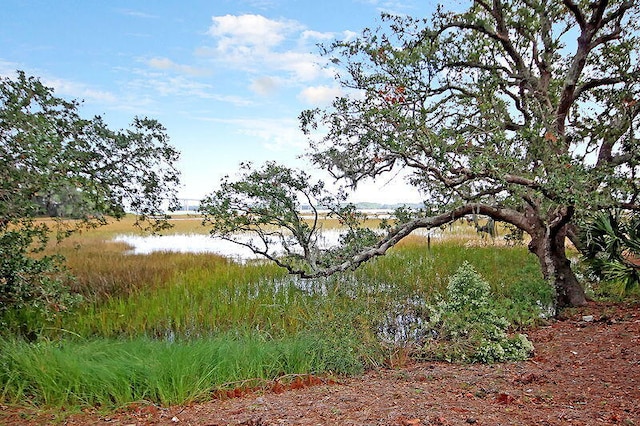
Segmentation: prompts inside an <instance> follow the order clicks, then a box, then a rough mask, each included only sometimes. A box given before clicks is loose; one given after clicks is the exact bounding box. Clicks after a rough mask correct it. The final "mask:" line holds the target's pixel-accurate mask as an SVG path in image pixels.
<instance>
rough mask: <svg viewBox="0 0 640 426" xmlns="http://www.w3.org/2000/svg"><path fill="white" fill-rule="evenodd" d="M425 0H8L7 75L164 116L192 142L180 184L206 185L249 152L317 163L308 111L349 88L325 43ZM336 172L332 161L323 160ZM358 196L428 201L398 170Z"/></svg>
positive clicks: (256, 158) (127, 116) (187, 193)
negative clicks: (309, 152)
mask: <svg viewBox="0 0 640 426" xmlns="http://www.w3.org/2000/svg"><path fill="white" fill-rule="evenodd" d="M432 9H433V3H432V2H431V1H425V0H389V1H385V0H314V1H309V0H208V1H205V0H182V1H170V0H156V1H150V0H147V1H141V0H126V1H124V0H109V1H104V0H56V1H52V0H2V13H1V14H0V76H3V77H10V76H13V75H15V71H16V70H23V71H25V72H26V73H27V75H33V76H36V77H39V78H40V79H41V81H42V82H43V83H45V84H46V85H47V86H49V87H52V88H54V90H55V94H56V95H57V96H60V97H64V98H69V99H71V98H73V99H78V100H83V104H82V106H81V109H80V112H81V114H82V115H83V116H85V117H91V116H93V115H101V116H103V118H104V119H105V121H106V122H107V123H108V124H109V125H110V126H111V127H112V128H114V129H120V128H126V127H127V126H128V124H129V123H130V122H131V121H132V118H133V117H134V116H141V117H144V116H146V117H150V118H155V119H157V120H158V121H159V122H160V123H162V124H163V125H164V126H165V127H166V128H167V133H168V135H169V137H170V142H171V144H172V145H173V146H175V147H176V148H177V149H178V150H179V151H180V152H181V160H180V163H179V164H178V168H179V169H180V170H181V173H182V181H183V186H182V187H181V188H180V189H179V196H180V197H181V198H186V199H196V200H197V199H200V198H202V197H204V196H205V195H207V194H208V193H210V192H211V191H213V190H215V189H217V185H219V183H220V181H221V179H222V177H223V176H225V175H231V176H234V175H235V174H236V173H237V170H238V165H239V163H240V162H244V161H252V162H254V163H255V164H256V165H260V164H262V163H264V162H265V161H277V162H279V163H283V164H287V165H290V166H296V167H301V168H303V169H305V170H307V171H310V165H309V164H308V163H306V162H305V161H304V160H301V159H299V158H298V157H299V156H300V155H301V154H303V153H304V152H305V151H306V149H307V144H308V142H307V140H306V138H305V136H304V135H303V134H302V132H301V131H300V130H299V122H298V115H299V114H300V112H301V111H303V110H305V109H309V108H316V107H320V108H323V107H327V106H329V105H330V103H331V100H332V99H333V98H334V97H335V96H338V95H340V94H341V93H342V92H341V88H340V87H339V85H338V84H337V83H336V81H335V80H334V77H333V75H334V71H332V69H331V65H332V64H331V63H330V62H329V63H328V61H327V60H326V58H324V57H322V56H321V55H320V54H319V52H320V50H319V48H318V46H317V45H318V43H325V44H326V43H330V42H331V41H332V40H335V39H340V40H345V39H351V38H353V37H354V36H357V35H358V34H360V33H361V32H362V30H363V29H365V28H375V27H377V26H378V25H379V24H380V14H381V12H389V13H393V14H402V15H405V14H406V15H410V16H416V17H426V16H428V15H430V13H431V11H432ZM317 176H318V177H321V178H323V179H324V178H325V177H326V176H325V175H321V174H318V175H317ZM351 201H354V202H360V201H369V202H383V203H402V202H410V203H413V202H419V201H420V194H418V192H417V191H416V190H415V189H414V188H411V187H410V186H408V185H405V184H404V183H403V182H402V179H398V178H396V180H395V181H389V180H384V181H380V182H377V183H368V184H366V185H362V186H360V187H359V189H358V190H357V192H356V193H355V194H354V195H353V196H352V197H351Z"/></svg>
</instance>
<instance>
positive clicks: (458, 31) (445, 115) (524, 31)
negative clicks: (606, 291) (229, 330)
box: [203, 0, 640, 305]
mask: <svg viewBox="0 0 640 426" xmlns="http://www.w3.org/2000/svg"><path fill="white" fill-rule="evenodd" d="M639 12H640V10H639V7H638V4H637V2H636V1H620V0H618V1H607V0H595V1H594V0H563V1H548V0H493V1H486V0H476V1H473V2H472V3H471V4H470V5H469V6H468V8H467V9H466V10H460V11H457V10H456V11H447V10H445V9H444V8H442V7H440V8H438V9H437V11H436V12H435V13H434V15H433V16H432V17H431V18H430V19H414V18H408V17H397V16H390V15H387V16H384V20H383V21H384V22H385V24H386V26H385V27H384V28H381V29H377V30H366V31H364V32H363V34H362V35H361V36H360V37H359V38H357V39H355V40H351V41H342V42H336V43H334V44H332V45H331V46H329V47H327V48H325V49H324V51H325V54H326V55H328V56H329V57H330V58H331V60H332V63H333V64H335V66H336V68H337V69H338V75H337V78H338V79H339V81H340V83H341V84H342V86H343V88H344V89H345V93H347V95H345V96H343V97H341V98H339V99H336V100H335V101H334V103H333V105H332V107H330V108H328V109H326V110H313V111H305V112H303V113H302V115H301V122H302V128H303V130H304V131H305V132H306V133H307V134H308V135H310V139H311V149H310V152H309V157H310V159H311V161H312V162H313V164H314V165H315V166H317V167H319V168H321V169H325V170H328V171H329V172H331V173H332V175H333V176H334V177H335V178H336V179H338V180H344V181H346V182H347V183H348V184H349V185H350V186H356V185H357V184H358V183H359V182H361V181H362V180H363V179H369V178H373V179H380V178H385V176H384V175H386V174H389V173H396V172H397V170H398V169H399V168H402V169H404V171H405V173H407V174H408V175H409V182H410V183H411V184H413V185H414V186H415V187H417V188H419V189H420V190H421V191H422V193H423V194H424V200H425V208H424V209H421V210H416V211H407V210H403V211H402V212H401V213H402V214H401V216H400V217H399V220H398V221H397V222H395V223H394V224H393V226H389V227H387V229H386V232H385V233H384V234H383V235H381V236H380V238H376V235H374V234H372V233H370V232H366V231H365V230H363V229H362V228H361V227H360V225H361V222H359V219H358V217H357V215H355V214H354V211H353V209H352V208H345V207H343V206H341V205H340V200H341V198H340V196H336V197H332V196H330V195H328V194H327V193H326V191H324V189H323V188H322V185H313V184H311V180H310V178H309V176H308V175H307V174H305V173H303V172H295V171H292V170H289V169H287V168H284V167H281V166H276V165H275V164H268V165H266V166H265V167H263V168H261V169H259V170H251V169H247V170H245V172H244V174H243V175H242V176H241V178H240V179H239V180H238V181H232V180H230V179H227V180H226V181H225V182H223V185H222V187H221V189H220V190H218V191H217V192H216V193H214V194H212V196H210V197H209V198H207V199H206V200H204V203H203V210H204V211H205V212H207V213H208V214H209V215H210V219H211V223H212V226H213V231H212V232H214V233H217V234H219V235H222V236H224V237H226V238H229V239H234V240H236V241H238V242H240V243H242V244H245V245H248V246H250V247H251V248H252V249H253V250H254V251H256V252H259V253H261V254H263V255H265V256H267V257H269V258H271V259H273V260H275V261H277V262H279V263H280V264H281V265H282V266H284V267H286V268H288V269H289V271H290V272H292V273H298V274H300V275H302V276H318V275H326V274H330V273H333V272H335V271H338V270H344V269H347V268H351V267H354V266H357V265H359V264H360V263H362V262H363V261H366V260H367V259H370V258H372V257H374V256H377V255H381V254H384V252H385V251H386V250H387V249H388V248H389V247H391V246H393V245H394V244H395V243H397V242H398V241H400V240H401V239H402V238H403V237H405V236H406V235H408V234H409V233H410V232H412V231H413V230H415V229H419V228H426V229H429V228H433V227H436V226H441V225H443V224H446V223H449V222H451V221H454V220H456V219H458V218H461V217H463V216H466V215H471V214H481V215H486V216H489V217H491V218H493V219H495V220H497V221H502V222H506V223H508V224H511V225H513V226H515V227H517V228H519V229H520V230H522V231H524V232H525V233H526V234H527V235H528V236H529V237H530V243H529V249H530V250H531V252H532V253H534V254H535V255H536V256H537V258H538V259H539V262H540V266H541V269H542V272H543V274H544V276H545V278H546V279H547V280H549V281H550V282H551V283H552V284H553V285H555V288H556V290H557V298H558V303H559V304H560V305H581V304H584V303H585V293H584V291H583V288H582V287H581V285H580V283H579V282H578V280H577V279H576V275H575V274H574V272H573V271H572V269H571V264H570V261H569V259H568V258H567V254H566V241H567V238H570V239H572V240H573V241H574V242H575V243H576V244H578V245H579V241H578V238H577V232H576V226H577V225H579V224H580V221H581V220H583V219H584V218H585V217H586V215H587V214H588V213H589V212H593V211H599V210H603V209H608V208H613V207H615V208H622V209H628V210H632V211H637V210H638V209H640V203H639V200H638V194H639V192H640V178H639V174H640V166H639V164H640V144H639V142H638V136H637V134H636V128H637V127H638V124H639V120H638V113H639V111H640V102H639V100H640V93H639V89H640V87H639V83H640V68H639V65H638V53H639V52H638V46H640V40H639V37H638V36H639V32H638V23H640V16H639ZM318 132H322V135H323V136H322V137H320V138H318V137H315V135H316V134H317V133H318ZM301 197H302V198H301ZM300 200H304V201H300ZM300 203H303V204H313V203H317V204H320V205H324V206H329V207H331V208H332V211H333V212H334V214H336V215H337V216H338V217H340V218H341V219H342V220H343V221H344V222H345V224H346V225H348V228H349V230H348V231H347V232H346V233H345V236H344V238H343V239H342V241H341V242H342V245H341V246H340V247H334V248H331V249H328V250H327V249H324V250H323V249H321V248H319V247H318V244H317V235H318V224H317V222H311V223H304V221H302V220H301V219H300V217H299V215H298V214H297V213H296V210H299V208H300ZM276 229H280V231H276ZM282 229H285V230H286V231H282ZM234 230H245V231H249V232H254V233H256V234H257V235H258V237H259V238H258V239H254V240H252V241H248V240H238V238H237V236H234V234H233V232H232V231H234ZM276 240H281V242H283V243H284V251H285V253H284V254H285V255H284V256H280V255H279V254H278V253H276V251H274V250H273V243H274V242H275V241H276Z"/></svg>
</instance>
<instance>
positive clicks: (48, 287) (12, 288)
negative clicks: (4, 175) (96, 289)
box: [0, 221, 81, 338]
mask: <svg viewBox="0 0 640 426" xmlns="http://www.w3.org/2000/svg"><path fill="white" fill-rule="evenodd" d="M46 243H47V230H46V227H45V226H44V225H35V224H33V223H31V222H28V221H27V222H23V223H22V226H21V227H20V228H15V229H11V230H6V231H5V232H2V233H0V326H2V329H3V332H2V334H4V333H7V332H18V333H20V334H23V335H25V336H29V337H30V338H33V337H34V333H35V332H36V331H38V329H39V328H41V327H43V326H45V325H47V324H50V323H52V322H53V321H55V320H56V319H57V317H58V316H59V315H61V314H64V313H66V312H68V311H69V310H70V309H71V308H73V307H74V306H75V305H76V304H77V303H78V302H79V301H80V300H81V297H80V296H78V295H73V294H71V292H70V291H69V286H68V284H69V281H70V279H71V278H70V276H69V275H68V273H67V272H66V270H65V268H64V266H63V262H62V259H61V258H60V256H55V255H54V256H43V255H39V256H37V257H36V256H34V254H35V253H37V252H39V251H42V250H43V249H44V246H45V245H46Z"/></svg>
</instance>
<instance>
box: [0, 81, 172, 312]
mask: <svg viewBox="0 0 640 426" xmlns="http://www.w3.org/2000/svg"><path fill="white" fill-rule="evenodd" d="M78 108H79V102H78V101H73V100H72V101H68V100H64V99H62V98H59V97H56V96H55V95H54V92H53V89H51V88H49V87H46V86H45V85H44V84H42V83H41V82H40V80H39V79H37V78H35V77H29V76H27V75H26V74H25V73H24V72H22V71H19V72H17V74H16V77H15V78H9V77H6V78H0V325H1V324H2V322H3V321H2V316H3V315H4V314H6V313H7V312H9V311H13V313H14V314H19V313H20V312H24V311H25V310H33V311H37V312H39V313H41V314H43V315H45V316H48V315H52V314H54V313H55V312H59V311H64V310H65V309H66V308H67V307H68V306H67V303H68V302H69V301H70V300H71V299H70V298H69V297H65V295H68V293H67V289H65V285H64V284H65V283H64V279H63V278H64V275H63V271H64V268H63V263H62V259H60V258H59V257H56V256H51V255H45V256H43V255H42V253H41V252H43V250H44V249H45V248H46V246H47V242H48V241H49V238H50V237H51V236H53V235H57V237H58V238H64V237H66V236H69V235H70V234H71V233H73V232H74V231H76V230H79V229H82V228H83V227H95V226H99V225H102V224H105V223H106V222H107V217H108V216H111V217H116V218H120V217H122V216H123V215H124V214H125V212H126V211H131V212H134V213H137V215H138V216H137V217H138V219H139V221H138V223H140V224H141V225H144V227H145V228H148V229H155V230H158V229H161V228H163V227H165V226H167V222H166V220H163V219H164V211H166V210H165V209H167V208H168V207H170V206H175V205H177V199H176V194H175V190H176V185H177V184H178V182H179V173H178V171H177V170H176V169H175V167H174V164H175V162H176V161H177V160H178V157H179V154H178V152H177V151H176V150H175V149H174V148H172V147H171V146H170V145H169V143H168V136H167V134H166V130H165V128H164V127H163V126H162V125H160V124H159V123H158V122H157V121H155V120H151V119H147V118H135V119H134V120H133V123H132V124H131V126H130V127H129V128H128V129H125V130H112V129H110V128H109V127H108V126H107V125H106V123H105V122H104V120H103V119H102V118H101V117H99V116H96V117H93V118H89V119H87V118H82V117H81V116H80V115H79V111H78ZM54 199H55V202H56V203H62V204H63V205H64V206H65V208H67V209H70V211H73V217H74V220H65V219H64V218H62V217H58V218H56V220H40V219H39V216H40V215H42V214H46V213H47V209H46V208H44V209H43V205H47V204H50V203H51V202H52V200H54Z"/></svg>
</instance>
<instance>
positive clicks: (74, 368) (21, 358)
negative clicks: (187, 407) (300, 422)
mask: <svg viewBox="0 0 640 426" xmlns="http://www.w3.org/2000/svg"><path fill="white" fill-rule="evenodd" d="M0 346H1V347H2V351H1V352H0V365H2V372H1V373H0V396H1V397H2V398H1V399H2V401H4V402H5V403H12V404H18V403H24V402H25V401H29V402H30V403H31V404H33V405H37V406H42V405H46V406H57V407H60V406H63V405H71V406H101V407H106V408H115V407H119V406H123V405H126V404H129V403H131V402H135V401H150V402H154V403H160V404H164V405H170V404H183V403H187V402H193V401H201V400H206V399H210V398H211V397H212V395H213V392H214V391H215V390H217V389H220V388H224V387H225V385H229V386H231V387H238V386H240V384H239V382H243V381H246V384H249V385H251V384H253V385H254V386H255V385H256V384H257V385H259V384H261V381H260V379H264V380H272V379H275V378H277V377H279V376H282V375H283V374H285V373H286V374H308V373H314V372H316V371H321V372H326V371H334V372H335V373H337V374H353V373H357V372H359V371H361V368H360V366H359V363H358V362H357V359H355V357H351V359H350V360H349V359H348V358H349V356H348V353H347V354H344V353H339V352H338V351H336V350H335V349H334V348H330V347H328V346H327V345H323V344H322V341H319V340H318V339H316V338H315V336H313V335H294V336H289V337H286V338H280V339H269V340H268V343H267V339H266V338H265V337H264V336H259V335H257V334H254V335H236V334H231V333H229V334H224V335H220V336H216V337H209V338H206V339H198V340H191V341H182V342H173V343H170V342H167V341H160V340H152V339H146V338H137V339H132V340H124V339H118V340H113V339H92V340H88V341H63V342H52V341H47V342H40V343H39V344H37V345H34V344H27V343H25V342H24V341H19V340H4V341H1V342H0ZM347 352H348V351H347ZM345 361H347V362H345Z"/></svg>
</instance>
